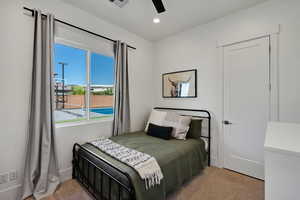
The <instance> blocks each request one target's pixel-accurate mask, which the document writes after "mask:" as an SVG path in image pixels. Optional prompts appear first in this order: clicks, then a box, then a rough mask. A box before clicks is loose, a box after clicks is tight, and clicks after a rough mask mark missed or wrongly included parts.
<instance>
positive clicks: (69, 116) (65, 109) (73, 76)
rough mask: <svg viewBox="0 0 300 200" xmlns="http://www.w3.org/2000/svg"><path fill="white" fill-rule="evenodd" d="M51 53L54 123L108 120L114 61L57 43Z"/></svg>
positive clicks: (110, 106)
mask: <svg viewBox="0 0 300 200" xmlns="http://www.w3.org/2000/svg"><path fill="white" fill-rule="evenodd" d="M54 53H55V56H54V64H55V69H54V79H55V85H54V87H55V88H54V91H55V120H56V123H66V122H77V121H83V120H95V119H104V118H111V117H112V115H113V91H114V58H113V57H109V56H104V55H101V54H99V53H95V52H91V51H89V50H85V49H79V48H74V47H72V46H67V45H62V44H58V43H56V44H55V49H54ZM88 64H89V66H87V65H88Z"/></svg>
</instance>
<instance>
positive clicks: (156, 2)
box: [152, 0, 166, 13]
mask: <svg viewBox="0 0 300 200" xmlns="http://www.w3.org/2000/svg"><path fill="white" fill-rule="evenodd" d="M152 2H153V4H154V7H155V8H156V10H157V12H158V13H163V12H165V11H166V9H165V7H164V4H163V2H162V0H152Z"/></svg>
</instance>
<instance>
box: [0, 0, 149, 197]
mask: <svg viewBox="0 0 300 200" xmlns="http://www.w3.org/2000/svg"><path fill="white" fill-rule="evenodd" d="M23 6H27V7H29V8H35V7H36V8H40V9H42V10H44V11H49V12H52V13H54V14H55V15H56V17H57V18H60V19H63V20H65V21H68V22H71V23H73V24H75V25H78V26H81V27H83V28H87V29H89V30H92V31H94V32H96V33H99V34H103V35H105V36H108V37H111V38H114V39H120V40H122V41H126V42H127V43H129V44H130V45H132V46H135V47H136V48H137V50H135V51H131V50H130V53H129V54H130V55H129V58H130V77H131V79H130V87H131V90H130V96H131V103H132V105H131V111H132V113H131V114H132V130H139V129H142V127H143V126H144V121H145V119H146V118H147V115H148V112H149V111H150V109H151V108H152V106H153V98H152V93H151V92H149V91H152V87H151V83H152V62H153V44H152V43H150V42H148V41H146V40H144V39H143V38H141V37H139V36H136V35H135V34H132V33H130V32H128V31H126V30H124V29H121V28H119V27H117V26H115V25H113V24H110V23H107V22H105V21H103V20H101V19H99V18H96V17H94V16H92V15H90V14H88V13H86V12H84V11H82V10H80V9H77V8H75V7H72V6H70V5H67V4H64V3H62V2H61V1H58V0H51V1H47V0H23V1H22V0H4V1H1V3H0V27H1V29H0V44H1V45H0V66H1V67H0V91H1V92H0V113H1V114H0V133H1V139H0V152H1V153H0V174H1V173H6V172H9V171H11V170H17V172H18V180H17V181H16V182H13V183H9V184H3V185H0V199H5V200H9V199H14V198H13V195H12V194H15V193H16V190H14V188H18V186H19V184H20V181H21V179H20V177H21V169H22V165H23V163H24V156H25V153H24V151H25V141H26V139H25V138H26V127H27V121H28V108H29V94H30V83H31V69H32V67H31V66H32V44H33V42H32V41H33V19H32V18H31V17H29V16H26V15H24V11H23V9H22V7H23ZM111 127H112V125H111V121H106V122H102V123H92V124H88V125H85V126H77V127H63V128H59V129H57V132H56V136H57V148H58V155H59V168H60V171H61V173H62V175H63V176H64V178H66V177H67V176H70V172H71V170H70V169H71V151H72V145H73V144H74V143H75V142H83V141H86V140H89V139H93V138H95V137H97V136H100V135H108V134H110V133H111Z"/></svg>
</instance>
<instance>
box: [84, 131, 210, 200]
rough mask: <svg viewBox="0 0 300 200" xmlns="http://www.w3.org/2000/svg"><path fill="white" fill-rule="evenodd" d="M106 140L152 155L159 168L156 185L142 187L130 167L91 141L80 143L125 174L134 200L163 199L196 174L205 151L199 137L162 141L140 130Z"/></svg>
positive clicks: (203, 158)
mask: <svg viewBox="0 0 300 200" xmlns="http://www.w3.org/2000/svg"><path fill="white" fill-rule="evenodd" d="M110 139H111V140H113V141H114V142H117V143H119V144H121V145H124V146H126V147H129V148H132V149H136V150H137V151H140V152H144V153H147V154H149V155H151V156H153V157H155V158H156V160H157V162H158V164H159V165H160V167H161V170H162V173H163V175H164V178H163V181H162V182H161V184H160V185H157V186H155V187H152V188H151V189H148V190H146V189H145V184H144V182H143V180H142V179H141V178H140V177H139V175H138V174H137V172H136V171H135V170H134V169H132V168H131V167H129V166H127V165H125V164H123V163H121V162H120V161H117V160H115V159H114V158H112V157H110V156H109V155H107V154H105V153H103V152H101V151H100V150H98V149H97V148H96V147H94V146H92V145H91V144H88V143H87V144H84V145H83V146H84V147H85V148H87V149H89V150H90V151H92V152H94V153H95V154H97V155H99V156H100V157H102V158H104V159H107V160H108V161H110V162H111V163H113V164H114V166H116V167H118V168H119V169H121V170H122V171H124V172H127V173H128V174H129V176H130V178H131V181H132V184H133V186H134V189H135V194H136V199H137V200H164V199H166V196H167V194H169V193H171V192H173V191H175V190H176V189H178V188H180V187H181V186H182V184H183V183H184V182H186V181H188V180H190V179H191V178H192V177H193V176H195V175H197V174H199V173H200V172H201V170H202V169H203V168H204V166H205V164H204V163H205V161H206V156H207V154H206V152H205V144H204V142H203V141H202V140H201V139H199V140H196V139H187V140H175V139H172V140H163V139H160V138H156V137H152V136H148V135H147V134H146V133H144V132H134V133H128V134H125V135H122V136H117V137H111V138H110Z"/></svg>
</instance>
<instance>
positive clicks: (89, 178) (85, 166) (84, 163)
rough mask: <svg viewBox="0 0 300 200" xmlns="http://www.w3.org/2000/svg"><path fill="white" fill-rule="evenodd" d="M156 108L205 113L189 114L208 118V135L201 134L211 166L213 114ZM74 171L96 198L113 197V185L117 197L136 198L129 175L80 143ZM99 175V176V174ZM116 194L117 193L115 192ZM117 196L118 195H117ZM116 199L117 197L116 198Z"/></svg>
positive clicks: (75, 147) (78, 179)
mask: <svg viewBox="0 0 300 200" xmlns="http://www.w3.org/2000/svg"><path fill="white" fill-rule="evenodd" d="M154 109H156V110H175V111H186V112H197V113H199V114H200V113H201V114H205V116H203V115H202V116H196V115H188V116H192V117H193V118H201V119H207V120H208V135H207V136H204V135H201V137H202V138H205V139H207V140H208V150H207V154H208V158H207V162H208V166H210V162H211V158H210V156H211V155H210V154H211V152H210V151H211V147H210V146H211V115H210V113H209V111H207V110H194V109H181V108H163V107H156V108H154ZM201 134H202V133H201ZM72 164H73V172H72V177H73V179H76V180H77V181H78V182H79V183H80V184H81V185H82V186H83V187H84V188H85V189H86V190H87V191H88V192H89V193H90V194H91V195H92V196H93V197H94V198H95V199H99V200H111V199H112V198H113V195H112V192H115V191H113V190H112V187H113V185H115V186H116V187H117V188H118V193H117V199H118V200H122V195H123V193H124V192H125V193H126V194H127V196H126V197H128V198H129V199H130V200H135V199H136V197H135V191H134V187H133V185H132V182H131V179H130V177H129V175H128V174H127V173H125V172H123V171H122V170H120V169H118V168H117V167H115V166H114V165H113V164H112V163H110V162H109V161H107V160H106V159H104V158H101V157H98V156H97V155H96V154H94V153H93V152H91V151H89V150H88V149H85V148H84V147H82V146H81V145H79V144H78V143H76V144H74V146H73V161H72ZM97 175H98V176H97ZM97 178H99V179H100V184H98V185H97V184H96V179H97ZM104 179H106V180H107V181H108V185H104V184H105V183H104ZM104 187H108V194H104V193H105V192H104ZM115 195H116V194H115ZM115 197H116V196H115ZM114 199H116V198H114Z"/></svg>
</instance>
